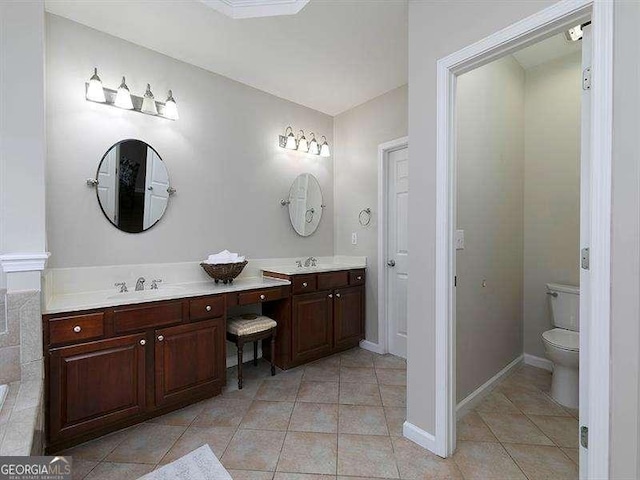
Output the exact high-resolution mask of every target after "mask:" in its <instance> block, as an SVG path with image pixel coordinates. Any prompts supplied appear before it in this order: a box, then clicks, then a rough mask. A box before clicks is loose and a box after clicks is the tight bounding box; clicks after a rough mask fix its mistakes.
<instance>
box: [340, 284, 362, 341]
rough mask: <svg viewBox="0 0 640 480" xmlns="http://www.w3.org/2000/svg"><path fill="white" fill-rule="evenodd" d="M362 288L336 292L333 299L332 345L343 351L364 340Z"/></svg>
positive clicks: (344, 289)
mask: <svg viewBox="0 0 640 480" xmlns="http://www.w3.org/2000/svg"><path fill="white" fill-rule="evenodd" d="M364 309H365V304H364V287H362V286H357V287H349V288H341V289H339V290H336V293H335V295H334V298H333V344H334V346H335V348H336V349H337V350H345V349H347V348H351V347H353V346H355V345H358V344H359V343H360V340H362V339H363V338H364V318H365V312H364Z"/></svg>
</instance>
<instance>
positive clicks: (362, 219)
mask: <svg viewBox="0 0 640 480" xmlns="http://www.w3.org/2000/svg"><path fill="white" fill-rule="evenodd" d="M358 223H360V225H362V226H363V227H367V226H369V224H370V223H371V209H370V208H365V209H363V210H360V214H359V215H358Z"/></svg>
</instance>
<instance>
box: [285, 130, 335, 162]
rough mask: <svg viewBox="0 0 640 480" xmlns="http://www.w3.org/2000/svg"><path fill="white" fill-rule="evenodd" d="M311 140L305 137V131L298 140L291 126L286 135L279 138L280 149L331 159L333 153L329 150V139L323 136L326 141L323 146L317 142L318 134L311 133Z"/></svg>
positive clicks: (301, 131)
mask: <svg viewBox="0 0 640 480" xmlns="http://www.w3.org/2000/svg"><path fill="white" fill-rule="evenodd" d="M309 136H310V137H311V140H309V141H307V139H306V137H305V136H304V131H303V130H300V135H299V136H298V138H297V139H296V137H295V135H294V134H293V128H291V126H289V127H287V128H286V129H285V131H284V135H280V136H279V137H278V145H280V148H286V149H288V150H297V151H299V152H302V153H309V154H311V155H319V156H321V157H330V156H331V152H330V150H329V144H328V143H327V138H326V137H325V136H324V135H323V136H322V138H323V139H324V141H323V143H322V145H319V144H318V141H317V140H316V134H315V133H313V132H311V133H310V134H309Z"/></svg>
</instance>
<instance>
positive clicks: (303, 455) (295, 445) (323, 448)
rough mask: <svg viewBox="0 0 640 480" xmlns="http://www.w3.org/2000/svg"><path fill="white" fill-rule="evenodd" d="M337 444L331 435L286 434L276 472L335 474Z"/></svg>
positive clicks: (335, 436) (335, 438)
mask: <svg viewBox="0 0 640 480" xmlns="http://www.w3.org/2000/svg"><path fill="white" fill-rule="evenodd" d="M337 443H338V439H337V435H336V434H332V433H309V432H288V433H287V437H286V438H285V441H284V446H283V447H282V453H281V454H280V460H279V461H278V468H277V471H278V472H293V473H319V474H329V475H330V474H335V473H336V463H337V455H338V445H337Z"/></svg>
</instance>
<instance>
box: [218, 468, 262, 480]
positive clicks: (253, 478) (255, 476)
mask: <svg viewBox="0 0 640 480" xmlns="http://www.w3.org/2000/svg"><path fill="white" fill-rule="evenodd" d="M227 471H228V472H229V475H231V478H233V480H272V479H273V472H259V471H257V470H227Z"/></svg>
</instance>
